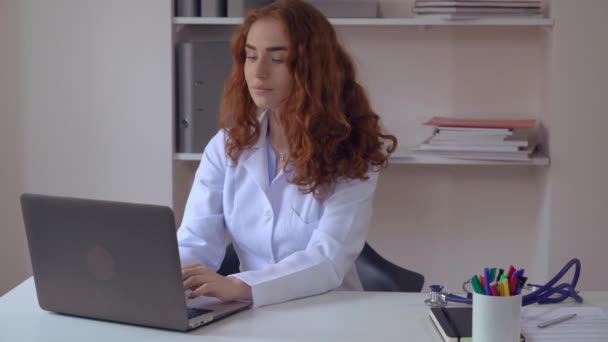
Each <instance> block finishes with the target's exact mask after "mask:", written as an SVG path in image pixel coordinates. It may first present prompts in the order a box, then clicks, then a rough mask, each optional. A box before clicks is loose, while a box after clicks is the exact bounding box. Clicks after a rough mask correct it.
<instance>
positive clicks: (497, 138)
mask: <svg viewBox="0 0 608 342" xmlns="http://www.w3.org/2000/svg"><path fill="white" fill-rule="evenodd" d="M428 143H429V144H432V145H453V146H460V145H483V146H519V147H527V146H528V144H529V138H528V134H527V133H525V132H521V131H518V132H515V133H514V134H513V135H503V134H450V133H446V132H443V133H442V132H437V133H435V134H434V135H433V136H432V137H431V138H430V139H429V141H428Z"/></svg>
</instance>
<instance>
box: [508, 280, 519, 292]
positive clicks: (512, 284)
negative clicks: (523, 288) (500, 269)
mask: <svg viewBox="0 0 608 342" xmlns="http://www.w3.org/2000/svg"><path fill="white" fill-rule="evenodd" d="M518 282H519V278H518V277H513V278H511V280H509V293H511V294H512V295H515V287H516V286H517V283H518Z"/></svg>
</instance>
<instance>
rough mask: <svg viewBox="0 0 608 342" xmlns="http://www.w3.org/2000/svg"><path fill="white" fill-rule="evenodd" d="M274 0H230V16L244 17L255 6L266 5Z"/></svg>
mask: <svg viewBox="0 0 608 342" xmlns="http://www.w3.org/2000/svg"><path fill="white" fill-rule="evenodd" d="M272 1H273V0H228V16H229V17H244V16H245V15H246V14H247V11H249V10H250V9H253V8H258V7H264V6H266V5H268V4H270V3H272Z"/></svg>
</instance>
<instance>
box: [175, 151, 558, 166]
mask: <svg viewBox="0 0 608 342" xmlns="http://www.w3.org/2000/svg"><path fill="white" fill-rule="evenodd" d="M173 160H176V161H185V162H198V161H200V160H201V154H200V153H175V154H174V155H173ZM390 163H391V164H420V165H424V164H426V165H515V166H548V165H549V163H550V161H549V157H547V156H546V155H545V154H543V153H542V152H536V153H534V154H533V155H532V156H531V159H530V160H527V161H501V160H465V159H454V158H444V157H433V156H415V155H406V156H395V157H392V158H391V159H390Z"/></svg>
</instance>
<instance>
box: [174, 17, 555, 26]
mask: <svg viewBox="0 0 608 342" xmlns="http://www.w3.org/2000/svg"><path fill="white" fill-rule="evenodd" d="M242 21H243V18H225V17H217V18H215V17H176V18H174V19H173V23H174V24H181V25H239V24H241V23H242ZM329 21H330V22H331V23H332V24H334V25H338V26H543V27H551V26H553V19H551V18H480V19H467V20H444V19H439V18H420V17H417V18H330V19H329Z"/></svg>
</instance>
